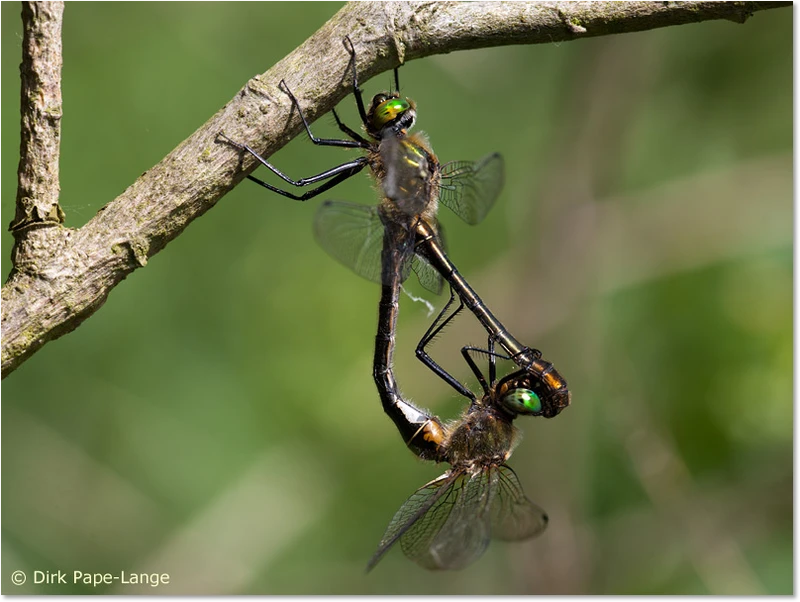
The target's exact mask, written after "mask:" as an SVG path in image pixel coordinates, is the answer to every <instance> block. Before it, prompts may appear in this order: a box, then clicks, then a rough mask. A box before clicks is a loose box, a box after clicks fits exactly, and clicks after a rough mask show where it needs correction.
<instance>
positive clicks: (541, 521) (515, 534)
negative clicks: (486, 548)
mask: <svg viewBox="0 0 800 602" xmlns="http://www.w3.org/2000/svg"><path fill="white" fill-rule="evenodd" d="M495 472H496V474H497V497H496V499H495V500H494V504H492V537H494V538H495V539H500V540H504V541H519V540H523V539H529V538H531V537H536V536H537V535H540V534H541V533H542V531H544V530H545V527H547V520H548V519H547V514H546V513H545V511H544V510H542V509H541V508H540V507H539V506H537V505H536V504H534V503H533V502H531V501H530V500H529V499H528V498H527V497H525V494H524V493H523V491H522V486H521V485H520V483H519V479H518V478H517V475H516V473H515V472H514V471H513V470H511V468H510V467H508V466H500V467H498V468H497V469H496V470H495Z"/></svg>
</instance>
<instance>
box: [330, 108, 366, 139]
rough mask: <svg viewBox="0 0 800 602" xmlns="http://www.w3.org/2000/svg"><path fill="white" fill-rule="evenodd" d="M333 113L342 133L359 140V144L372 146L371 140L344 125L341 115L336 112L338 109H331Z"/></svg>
mask: <svg viewBox="0 0 800 602" xmlns="http://www.w3.org/2000/svg"><path fill="white" fill-rule="evenodd" d="M331 113H333V118H334V119H335V120H336V125H337V126H338V127H339V129H340V130H341V131H343V132H344V133H345V134H347V135H348V136H350V137H351V138H352V139H353V140H357V141H358V142H361V143H362V144H365V145H367V146H372V143H371V142H370V141H369V140H367V139H366V138H364V137H363V136H361V135H360V134H359V133H358V132H355V131H353V130H352V129H350V128H349V127H348V126H347V125H345V124H344V122H343V121H342V120H341V119H339V114H338V113H337V112H336V109H331ZM367 146H365V147H364V148H366V147H367Z"/></svg>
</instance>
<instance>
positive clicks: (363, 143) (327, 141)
mask: <svg viewBox="0 0 800 602" xmlns="http://www.w3.org/2000/svg"><path fill="white" fill-rule="evenodd" d="M278 85H279V87H280V89H281V90H283V91H284V92H285V93H286V95H287V96H289V98H291V99H292V104H293V105H294V107H295V108H296V109H297V113H298V115H300V120H301V121H302V122H303V126H304V127H305V128H306V134H308V137H309V138H310V139H311V142H313V143H314V144H316V145H318V146H338V147H344V148H370V147H371V146H372V145H371V144H370V143H369V142H368V141H367V140H364V139H363V138H361V136H358V135H357V134H356V136H353V138H354V139H353V140H339V139H338V138H317V137H316V136H315V135H314V134H312V133H311V126H310V125H309V124H308V120H307V119H306V116H305V114H304V113H303V109H301V108H300V102H299V101H298V100H297V98H295V95H294V94H292V91H291V90H290V89H289V86H288V85H287V84H286V82H285V81H284V80H281V82H280V84H278ZM335 118H336V122H337V124H339V123H341V122H340V121H339V117H338V116H335ZM345 127H347V126H345ZM340 129H341V127H340ZM347 129H348V130H349V129H350V128H347ZM343 131H344V130H343ZM351 132H352V130H351ZM345 133H347V134H348V135H352V134H350V133H349V132H345ZM353 134H355V132H353Z"/></svg>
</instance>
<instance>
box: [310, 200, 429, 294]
mask: <svg viewBox="0 0 800 602" xmlns="http://www.w3.org/2000/svg"><path fill="white" fill-rule="evenodd" d="M385 230H386V229H385V228H384V225H383V221H382V220H381V216H380V213H379V211H378V207H375V206H366V205H357V204H355V203H344V202H341V201H325V202H324V203H323V204H322V205H321V206H320V208H319V210H318V211H317V215H316V216H315V217H314V237H315V238H316V239H317V242H318V243H319V245H320V246H321V247H322V248H323V249H325V251H326V252H327V253H328V255H330V256H331V257H333V258H334V259H336V260H337V261H339V262H340V263H342V264H344V265H345V266H347V267H348V268H350V269H351V270H353V271H354V272H355V273H356V274H358V275H359V276H363V277H364V278H366V279H367V280H371V281H373V282H378V283H380V282H381V281H382V278H381V251H382V249H383V241H384V233H385ZM401 247H402V248H403V250H402V252H403V253H405V254H406V255H408V256H409V258H410V255H411V253H412V252H413V250H412V249H410V244H401ZM406 247H408V248H406ZM410 263H411V262H410V261H401V262H400V265H401V271H402V273H401V279H400V281H401V282H402V281H404V280H405V279H406V278H407V277H408V274H409V272H410V269H411V266H410Z"/></svg>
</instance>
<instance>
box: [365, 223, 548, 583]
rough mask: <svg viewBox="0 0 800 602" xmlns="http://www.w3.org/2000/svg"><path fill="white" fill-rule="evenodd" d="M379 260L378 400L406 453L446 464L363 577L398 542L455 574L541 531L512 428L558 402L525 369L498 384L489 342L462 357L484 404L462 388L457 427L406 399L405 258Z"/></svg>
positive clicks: (438, 325) (403, 511) (413, 500)
mask: <svg viewBox="0 0 800 602" xmlns="http://www.w3.org/2000/svg"><path fill="white" fill-rule="evenodd" d="M387 240H388V237H387ZM384 259H385V260H386V264H387V268H386V271H387V273H389V274H390V277H389V278H387V281H386V282H384V283H383V286H382V292H381V300H380V304H379V311H378V314H379V318H378V334H377V335H376V342H375V359H374V368H373V374H374V377H375V381H376V384H377V386H378V391H379V394H380V397H381V401H382V403H383V405H384V409H385V411H386V412H387V414H389V416H390V417H391V418H392V420H393V421H394V423H395V425H396V427H397V429H398V431H399V432H400V434H401V435H402V437H403V439H404V441H405V442H406V445H407V446H408V447H409V449H411V450H412V451H413V452H414V453H415V454H416V455H417V456H419V457H420V458H422V459H425V460H433V461H435V462H447V463H449V464H450V469H449V470H447V471H446V472H445V473H444V474H442V475H441V476H440V477H438V478H436V479H433V480H432V481H430V482H429V483H427V484H426V485H424V486H423V487H421V488H419V489H418V490H417V491H416V492H414V494H413V495H411V497H409V498H408V499H407V500H406V501H405V503H403V505H402V506H401V507H400V509H399V510H398V511H397V512H396V513H395V515H394V517H393V518H392V520H391V522H390V523H389V526H388V528H387V529H386V532H385V533H384V535H383V538H382V539H381V541H380V544H379V546H378V549H377V551H376V552H375V554H374V555H373V557H372V559H371V560H370V561H369V564H368V565H367V571H369V570H372V569H373V568H374V567H375V565H376V564H377V563H378V562H379V561H380V560H381V558H383V556H384V555H385V554H386V553H387V552H388V551H389V549H390V548H391V547H392V546H394V545H395V544H396V543H397V542H400V546H401V548H402V550H403V552H404V553H405V555H406V556H407V557H408V558H409V559H411V560H413V561H414V562H416V563H417V564H418V565H420V566H422V567H424V568H426V569H432V570H437V569H444V570H457V569H462V568H464V567H466V566H468V565H470V564H471V563H473V562H474V561H476V560H477V559H478V558H479V557H480V556H481V555H482V554H483V553H484V551H485V550H486V548H487V546H488V544H489V541H490V539H492V538H494V539H500V540H505V541H519V540H525V539H529V538H533V537H535V536H537V535H539V534H541V533H542V532H543V531H544V529H545V527H546V526H547V522H548V517H547V514H546V513H545V512H544V510H542V509H541V508H540V507H539V506H537V505H536V504H534V503H533V502H531V501H530V500H529V499H528V498H527V497H526V496H525V494H524V492H523V490H522V486H521V485H520V483H519V479H518V478H517V475H516V474H515V473H514V471H513V470H512V469H511V468H510V467H509V466H508V465H507V464H506V461H507V460H508V458H509V457H510V456H511V453H512V451H513V449H514V445H515V443H516V442H517V429H516V428H515V427H514V426H513V421H514V419H515V418H516V417H517V416H524V415H530V416H538V415H554V414H557V413H558V412H559V411H560V408H558V400H556V399H554V398H553V397H552V396H548V395H545V394H542V393H545V392H546V391H545V390H544V387H543V382H542V380H541V379H539V378H538V377H537V375H535V374H533V373H531V372H530V371H528V370H525V369H519V370H516V371H515V372H513V373H511V374H509V375H507V376H505V377H504V378H502V379H499V380H498V379H497V374H496V358H497V357H503V356H501V355H500V354H496V353H494V349H493V339H492V338H490V339H489V348H488V350H482V349H477V348H474V347H469V346H467V347H463V348H462V355H463V356H464V359H465V360H466V361H467V363H468V365H469V366H470V368H471V369H472V371H473V373H474V374H475V375H476V377H477V378H478V381H479V383H480V384H481V386H482V388H483V395H482V396H481V397H477V396H475V395H474V394H473V393H472V392H471V391H469V390H468V389H464V391H465V395H466V396H467V398H468V399H469V401H470V404H469V407H468V408H467V409H466V410H465V412H464V413H463V415H462V416H461V417H460V418H459V419H458V420H457V421H455V422H454V423H448V424H445V423H443V422H442V420H441V419H440V418H438V417H437V416H434V415H432V414H430V413H429V412H427V411H424V410H421V409H420V408H417V407H416V406H414V405H413V404H412V403H410V402H409V401H407V400H405V399H404V398H403V396H402V394H401V393H400V391H399V388H398V386H397V383H396V381H395V378H394V372H393V369H392V359H393V352H394V346H395V340H394V333H395V328H396V324H397V316H398V311H399V296H400V293H399V291H400V284H401V278H400V270H399V269H397V268H399V265H398V263H397V262H398V261H399V260H401V259H402V254H401V253H398V252H397V251H396V249H395V248H394V245H392V244H386V245H385V246H384ZM393 268H394V269H393ZM452 302H453V297H452V296H451V298H450V301H449V302H448V304H447V305H445V307H444V309H443V310H442V311H441V312H440V314H439V316H438V317H437V318H436V320H435V321H434V323H433V324H432V325H431V327H430V328H429V329H428V332H427V333H426V337H427V338H428V340H430V339H432V338H433V337H435V336H436V334H437V333H438V332H440V331H441V329H443V328H444V327H445V326H446V325H447V323H448V322H449V321H450V320H452V319H453V317H454V315H455V314H450V315H449V316H447V317H446V318H444V317H443V316H445V315H446V313H447V310H448V306H449V305H450V304H451V303H452ZM475 352H479V353H484V354H486V355H487V356H488V358H489V375H488V379H487V378H486V377H485V376H484V374H483V373H482V372H481V370H480V369H479V368H478V365H477V363H476V361H475V360H474V358H473V357H472V353H475ZM540 394H541V395H540ZM553 404H555V407H550V406H551V405H553Z"/></svg>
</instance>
